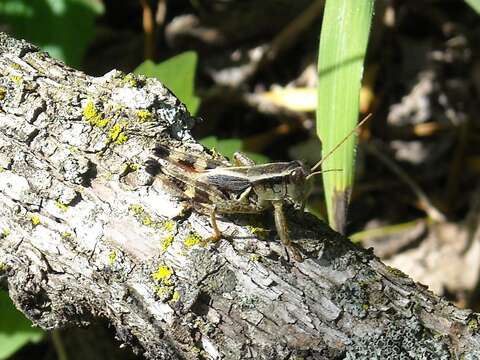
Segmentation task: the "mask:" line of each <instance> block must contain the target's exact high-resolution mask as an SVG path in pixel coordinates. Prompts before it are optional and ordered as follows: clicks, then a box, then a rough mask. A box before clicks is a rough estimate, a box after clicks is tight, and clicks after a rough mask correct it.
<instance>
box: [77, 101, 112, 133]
mask: <svg viewBox="0 0 480 360" xmlns="http://www.w3.org/2000/svg"><path fill="white" fill-rule="evenodd" d="M82 114H83V116H84V117H85V119H87V120H88V122H89V124H90V125H92V126H97V127H105V126H107V125H108V123H109V122H110V121H111V120H112V119H111V118H109V117H104V116H103V114H102V113H101V112H99V111H98V110H97V109H96V108H95V104H94V103H93V101H92V100H88V102H87V104H86V105H85V107H84V108H83V111H82Z"/></svg>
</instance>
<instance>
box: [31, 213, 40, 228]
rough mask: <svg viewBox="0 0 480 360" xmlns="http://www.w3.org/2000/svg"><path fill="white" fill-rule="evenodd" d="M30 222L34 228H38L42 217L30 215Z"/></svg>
mask: <svg viewBox="0 0 480 360" xmlns="http://www.w3.org/2000/svg"><path fill="white" fill-rule="evenodd" d="M30 221H31V222H32V224H33V225H34V226H37V225H39V224H40V222H41V221H40V217H39V216H38V215H30Z"/></svg>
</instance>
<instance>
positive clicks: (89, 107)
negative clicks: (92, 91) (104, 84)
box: [82, 100, 98, 121]
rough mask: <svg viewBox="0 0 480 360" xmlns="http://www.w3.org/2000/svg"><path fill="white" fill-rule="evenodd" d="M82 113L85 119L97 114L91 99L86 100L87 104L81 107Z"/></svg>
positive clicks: (94, 116) (92, 117)
mask: <svg viewBox="0 0 480 360" xmlns="http://www.w3.org/2000/svg"><path fill="white" fill-rule="evenodd" d="M82 114H83V116H84V117H85V119H87V120H88V121H90V120H92V119H94V118H96V117H97V116H98V112H97V109H96V108H95V105H94V104H93V101H92V100H88V102H87V104H86V105H85V107H84V108H83V112H82Z"/></svg>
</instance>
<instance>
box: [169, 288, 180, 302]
mask: <svg viewBox="0 0 480 360" xmlns="http://www.w3.org/2000/svg"><path fill="white" fill-rule="evenodd" d="M178 300H180V293H179V292H178V291H177V290H175V291H174V292H173V294H172V300H170V301H171V302H177V301H178Z"/></svg>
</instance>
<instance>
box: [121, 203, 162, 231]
mask: <svg viewBox="0 0 480 360" xmlns="http://www.w3.org/2000/svg"><path fill="white" fill-rule="evenodd" d="M129 209H130V211H132V212H133V215H134V216H135V218H136V219H137V220H138V221H140V222H141V223H142V224H143V225H145V226H148V227H153V228H156V229H160V228H162V223H161V222H160V221H155V220H154V219H153V218H152V216H151V215H150V214H149V213H147V212H146V211H145V209H144V208H143V206H142V205H140V204H132V205H130V207H129Z"/></svg>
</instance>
